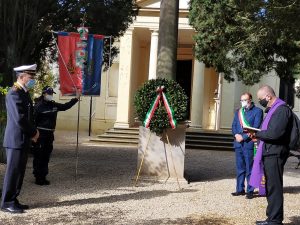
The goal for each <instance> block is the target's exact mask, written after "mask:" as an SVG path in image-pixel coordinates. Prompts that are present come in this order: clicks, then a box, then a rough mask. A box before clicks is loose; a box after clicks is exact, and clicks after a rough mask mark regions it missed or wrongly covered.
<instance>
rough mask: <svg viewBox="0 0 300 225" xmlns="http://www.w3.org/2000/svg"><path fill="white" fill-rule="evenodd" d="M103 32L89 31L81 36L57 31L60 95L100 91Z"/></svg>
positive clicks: (87, 93) (91, 93)
mask: <svg viewBox="0 0 300 225" xmlns="http://www.w3.org/2000/svg"><path fill="white" fill-rule="evenodd" d="M103 39H104V36H103V35H92V34H90V35H88V40H87V42H86V41H83V40H81V39H80V35H79V34H78V33H68V32H59V33H58V48H59V52H60V53H59V59H58V63H59V74H60V91H61V93H62V95H75V94H76V89H77V90H78V91H79V92H80V93H82V95H93V96H96V95H100V82H101V71H102V57H103Z"/></svg>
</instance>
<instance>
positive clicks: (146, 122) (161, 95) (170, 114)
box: [143, 86, 177, 129]
mask: <svg viewBox="0 0 300 225" xmlns="http://www.w3.org/2000/svg"><path fill="white" fill-rule="evenodd" d="M164 89H165V87H164V86H160V87H158V88H157V89H156V92H157V96H156V97H155V99H154V101H153V102H152V104H151V106H150V109H149V110H148V112H147V114H146V118H145V120H144V122H143V125H144V127H146V128H148V127H149V126H150V122H151V120H152V118H153V116H154V113H155V110H156V109H157V107H158V105H159V102H160V101H163V103H164V106H165V108H166V110H167V113H168V117H169V122H170V125H171V127H172V129H175V128H176V125H177V121H176V119H175V118H174V111H173V109H172V108H171V106H170V104H169V101H168V98H167V96H166V94H165V93H164Z"/></svg>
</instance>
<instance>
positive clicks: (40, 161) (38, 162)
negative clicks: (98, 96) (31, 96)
mask: <svg viewBox="0 0 300 225" xmlns="http://www.w3.org/2000/svg"><path fill="white" fill-rule="evenodd" d="M53 93H55V92H54V91H53V89H52V88H51V87H49V86H46V87H45V88H44V89H43V95H42V96H41V97H40V98H39V99H38V100H37V102H36V104H35V106H34V117H35V124H36V126H37V128H38V130H39V132H40V136H39V139H38V142H37V144H36V146H35V148H34V150H33V156H34V158H33V174H34V176H35V178H36V184H38V185H48V184H50V182H49V181H48V180H46V176H47V174H48V163H49V160H50V155H51V152H52V150H53V141H54V134H53V133H54V131H55V126H56V117H57V112H58V111H65V110H68V109H70V108H71V107H72V106H73V105H75V104H76V102H77V101H78V99H77V98H73V99H71V100H70V101H69V102H67V103H65V104H61V103H57V102H55V101H49V100H46V99H45V95H53Z"/></svg>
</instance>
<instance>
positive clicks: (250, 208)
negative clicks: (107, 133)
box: [0, 132, 300, 225]
mask: <svg viewBox="0 0 300 225" xmlns="http://www.w3.org/2000/svg"><path fill="white" fill-rule="evenodd" d="M55 136H56V141H55V149H54V152H53V157H52V159H51V162H50V174H49V177H48V178H49V180H50V181H51V185H49V186H37V185H35V184H34V179H33V176H32V158H30V159H29V162H28V166H27V171H26V176H25V180H24V186H23V190H22V193H21V196H20V202H21V203H26V204H29V205H30V206H31V209H30V210H27V211H26V213H24V214H22V215H11V214H7V213H3V212H0V224H22V225H25V224H34V225H36V224H41V225H46V224H76V225H77V224H105V225H106V224H107V225H114V224H116V225H125V224H126V225H127V224H128V225H160V224H195V225H196V224H197V225H202V224H203V225H208V224H212V225H223V224H224V225H226V224H230V225H243V224H254V223H255V221H256V220H262V219H265V208H266V199H265V198H263V197H259V198H254V199H252V200H247V199H245V198H244V197H232V196H231V195H230V193H231V192H233V191H234V188H235V178H234V176H235V170H234V154H233V152H220V151H197V150H187V154H186V160H185V165H186V169H185V171H186V174H187V176H188V177H189V178H190V179H191V181H192V182H191V183H190V184H185V185H182V187H183V189H182V190H178V186H177V183H156V182H152V183H140V185H139V187H134V186H133V180H132V178H133V177H134V176H135V174H136V167H137V165H136V164H137V149H135V148H111V147H97V146H92V145H87V144H86V142H87V141H88V137H87V136H86V134H81V135H80V138H79V143H80V146H79V154H78V156H79V161H78V162H79V163H78V171H77V172H78V173H77V180H76V181H75V165H76V154H75V153H76V151H75V149H76V148H75V147H76V145H75V143H76V134H75V133H74V132H56V135H55ZM296 163H297V160H296V158H295V159H293V158H290V159H289V160H288V163H287V166H286V170H285V174H284V186H285V188H284V191H285V221H284V222H285V224H288V225H299V224H300V169H298V170H295V169H294V167H295V165H296ZM4 170H5V165H3V164H1V165H0V179H1V180H0V183H2V180H3V174H4Z"/></svg>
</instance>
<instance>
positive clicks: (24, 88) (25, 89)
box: [17, 81, 28, 92]
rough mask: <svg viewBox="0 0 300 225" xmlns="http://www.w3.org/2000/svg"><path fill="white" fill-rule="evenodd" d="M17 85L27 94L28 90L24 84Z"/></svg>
mask: <svg viewBox="0 0 300 225" xmlns="http://www.w3.org/2000/svg"><path fill="white" fill-rule="evenodd" d="M17 83H18V84H19V85H20V86H21V87H22V88H23V90H24V91H25V92H27V91H28V90H27V88H26V87H25V86H24V85H23V84H21V83H20V82H18V81H17Z"/></svg>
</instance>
